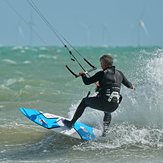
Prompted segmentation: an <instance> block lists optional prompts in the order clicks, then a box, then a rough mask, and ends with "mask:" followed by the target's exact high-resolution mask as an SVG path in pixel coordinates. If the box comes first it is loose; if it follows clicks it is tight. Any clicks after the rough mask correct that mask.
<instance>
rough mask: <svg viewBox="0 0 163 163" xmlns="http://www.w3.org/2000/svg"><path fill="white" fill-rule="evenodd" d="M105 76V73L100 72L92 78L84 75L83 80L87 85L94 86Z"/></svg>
mask: <svg viewBox="0 0 163 163" xmlns="http://www.w3.org/2000/svg"><path fill="white" fill-rule="evenodd" d="M103 75H104V72H103V71H99V72H97V73H96V74H95V75H93V76H92V77H87V76H86V75H83V76H82V79H83V83H84V84H85V85H89V84H92V83H95V82H97V81H100V80H101V78H102V77H103Z"/></svg>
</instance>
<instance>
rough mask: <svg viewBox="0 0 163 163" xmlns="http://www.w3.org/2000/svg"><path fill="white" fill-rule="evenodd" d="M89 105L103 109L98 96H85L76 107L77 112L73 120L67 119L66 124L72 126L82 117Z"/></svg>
mask: <svg viewBox="0 0 163 163" xmlns="http://www.w3.org/2000/svg"><path fill="white" fill-rule="evenodd" d="M88 106H89V107H91V108H94V109H98V110H101V109H102V103H101V99H100V98H98V97H86V98H83V99H82V101H81V103H80V104H79V106H78V108H77V109H76V112H75V114H74V116H73V118H72V120H71V121H68V120H65V121H64V124H65V125H66V126H67V127H69V128H71V127H72V126H73V125H74V123H75V122H76V121H77V120H78V119H79V118H80V117H81V115H82V114H83V112H84V110H85V108H86V107H88Z"/></svg>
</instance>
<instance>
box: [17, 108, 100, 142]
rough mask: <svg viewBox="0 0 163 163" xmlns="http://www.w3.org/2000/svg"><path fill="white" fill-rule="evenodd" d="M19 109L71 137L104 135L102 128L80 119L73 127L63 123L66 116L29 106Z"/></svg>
mask: <svg viewBox="0 0 163 163" xmlns="http://www.w3.org/2000/svg"><path fill="white" fill-rule="evenodd" d="M19 110H20V111H21V112H22V113H23V114H24V115H25V116H26V117H27V118H29V119H30V120H31V121H33V122H35V123H36V124H38V125H40V126H42V127H44V128H47V129H50V130H53V131H54V132H57V133H60V134H63V135H66V136H69V137H73V138H77V139H82V140H84V141H88V140H95V139H97V138H98V137H100V136H102V131H101V130H99V129H97V128H94V127H92V126H89V125H86V124H84V123H82V122H79V121H76V123H75V124H74V125H73V127H72V128H68V127H67V126H65V124H64V123H63V120H64V119H66V118H64V117H61V116H58V115H55V114H50V113H43V112H42V111H38V110H35V109H29V108H20V109H19Z"/></svg>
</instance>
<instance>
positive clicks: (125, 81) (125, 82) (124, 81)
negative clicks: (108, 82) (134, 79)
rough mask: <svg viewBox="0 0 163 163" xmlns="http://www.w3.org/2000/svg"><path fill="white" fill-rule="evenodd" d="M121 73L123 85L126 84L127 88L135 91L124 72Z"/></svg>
mask: <svg viewBox="0 0 163 163" xmlns="http://www.w3.org/2000/svg"><path fill="white" fill-rule="evenodd" d="M120 73H121V75H122V77H123V79H122V84H124V85H125V86H126V87H127V88H131V89H133V85H132V83H131V82H129V81H128V80H127V78H126V77H125V76H124V74H123V73H122V72H120Z"/></svg>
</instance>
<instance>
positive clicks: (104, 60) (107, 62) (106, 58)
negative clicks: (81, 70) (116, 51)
mask: <svg viewBox="0 0 163 163" xmlns="http://www.w3.org/2000/svg"><path fill="white" fill-rule="evenodd" d="M100 63H101V68H102V69H103V70H105V69H106V68H108V67H112V65H113V57H112V56H111V55H110V54H106V55H103V56H102V57H100Z"/></svg>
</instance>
